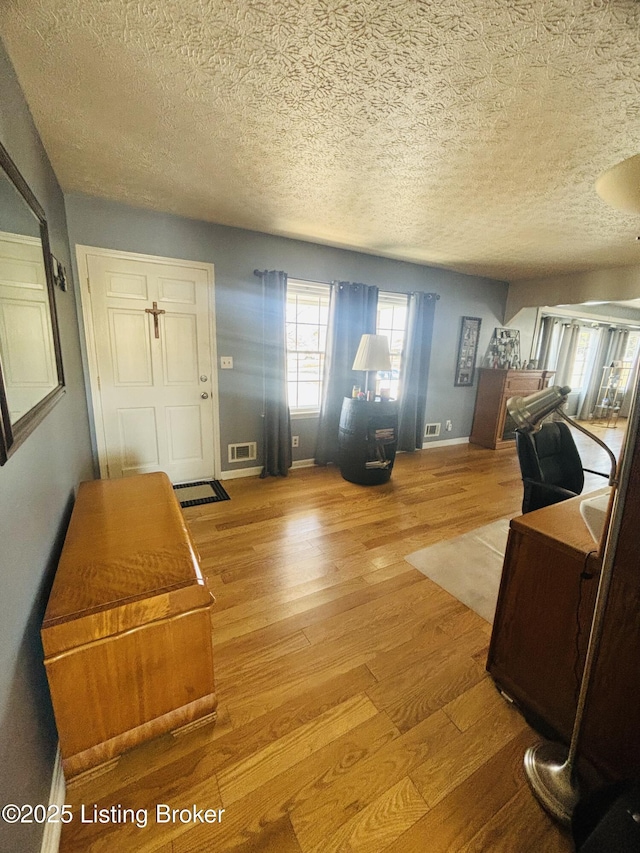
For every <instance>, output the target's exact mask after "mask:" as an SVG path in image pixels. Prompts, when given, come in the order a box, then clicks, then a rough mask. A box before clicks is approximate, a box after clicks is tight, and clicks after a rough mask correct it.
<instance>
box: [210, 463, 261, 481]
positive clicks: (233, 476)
mask: <svg viewBox="0 0 640 853" xmlns="http://www.w3.org/2000/svg"><path fill="white" fill-rule="evenodd" d="M260 474H262V466H260V467H259V468H238V469H237V471H222V472H221V473H220V479H221V480H238V479H240V477H259V476H260Z"/></svg>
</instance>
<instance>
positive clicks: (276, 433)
mask: <svg viewBox="0 0 640 853" xmlns="http://www.w3.org/2000/svg"><path fill="white" fill-rule="evenodd" d="M256 275H257V276H258V277H259V278H260V279H261V280H262V345H263V353H262V358H263V361H262V364H263V367H262V369H263V381H264V387H263V411H262V418H263V433H262V452H263V460H264V467H263V469H262V473H261V474H260V476H261V477H268V476H274V477H276V476H281V477H286V476H287V474H288V473H289V468H290V467H291V417H290V414H289V404H288V402H287V338H286V326H285V319H286V309H287V274H286V273H284V272H282V271H276V270H269V271H266V270H265V271H264V272H260V271H258V270H256Z"/></svg>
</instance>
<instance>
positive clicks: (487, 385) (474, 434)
mask: <svg viewBox="0 0 640 853" xmlns="http://www.w3.org/2000/svg"><path fill="white" fill-rule="evenodd" d="M553 375H554V371H550V370H497V369H492V368H489V367H481V368H480V369H479V370H478V377H479V378H478V393H477V395H476V407H475V411H474V413H473V425H472V427H471V435H470V436H469V441H470V442H471V444H480V445H482V447H490V448H491V449H492V450H497V449H498V448H500V447H505V446H512V445H513V441H514V439H515V424H514V423H513V421H512V420H511V417H510V415H509V413H508V412H507V400H508V399H509V397H526V396H527V395H528V394H533V393H535V392H536V391H540V390H541V389H542V388H546V387H547V385H548V383H549V380H550V379H551V377H552V376H553Z"/></svg>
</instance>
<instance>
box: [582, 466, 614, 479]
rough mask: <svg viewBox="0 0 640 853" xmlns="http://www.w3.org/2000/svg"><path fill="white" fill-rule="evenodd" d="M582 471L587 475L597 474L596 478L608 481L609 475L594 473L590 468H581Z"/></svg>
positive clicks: (599, 472) (601, 472)
mask: <svg viewBox="0 0 640 853" xmlns="http://www.w3.org/2000/svg"><path fill="white" fill-rule="evenodd" d="M582 470H583V471H587V472H588V473H589V474H597V475H598V477H604V478H605V479H606V480H608V479H609V475H608V474H605V473H604V472H603V471H594V470H593V469H592V468H583V469H582Z"/></svg>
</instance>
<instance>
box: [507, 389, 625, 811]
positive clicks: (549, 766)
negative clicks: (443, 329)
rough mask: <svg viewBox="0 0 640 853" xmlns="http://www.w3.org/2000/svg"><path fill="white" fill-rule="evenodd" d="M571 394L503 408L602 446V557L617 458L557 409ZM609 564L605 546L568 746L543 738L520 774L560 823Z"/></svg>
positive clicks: (573, 789) (523, 423)
mask: <svg viewBox="0 0 640 853" xmlns="http://www.w3.org/2000/svg"><path fill="white" fill-rule="evenodd" d="M570 392H571V388H569V386H568V385H563V386H560V385H553V386H551V387H550V388H544V389H543V390H542V391H536V393H535V394H531V395H530V396H528V397H511V398H510V399H509V400H507V410H508V412H509V414H510V415H511V417H512V418H513V420H514V421H515V423H516V425H517V428H518V429H519V430H520V431H521V432H535V431H536V430H538V429H540V427H541V426H542V421H543V420H544V419H545V418H546V417H548V416H549V415H550V414H552V413H553V412H557V414H558V415H560V417H562V418H563V419H564V420H565V421H567V423H569V424H570V425H571V426H572V427H575V428H576V429H578V430H579V431H580V432H583V433H584V434H585V435H588V436H589V437H590V438H592V439H593V440H594V441H595V442H596V443H597V444H599V445H600V447H602V448H604V450H606V452H607V454H608V455H609V460H610V462H611V470H610V474H609V485H610V486H612V487H613V488H612V493H611V498H610V500H609V509H608V512H607V522H606V523H605V526H604V531H603V534H602V541H601V543H600V547H599V550H598V553H599V555H601V554H602V552H603V550H604V543H606V542H607V534H608V528H609V523H608V522H609V520H610V519H611V510H612V505H613V497H614V491H615V487H616V486H617V483H618V479H617V461H616V458H615V456H614V455H613V453H612V451H611V450H610V449H609V448H608V447H607V445H606V444H605V443H604V442H603V441H601V439H599V438H598V437H597V436H595V435H593V433H591V432H589V430H588V429H585V428H584V427H583V426H581V425H580V424H577V423H575V421H573V420H571V419H570V418H569V417H568V416H567V415H566V414H565V413H564V412H563V411H562V406H563V405H564V403H565V402H566V400H567V396H568V395H569V393H570ZM612 568H613V557H612V556H611V553H610V551H609V549H607V551H606V553H605V554H604V559H603V563H602V569H601V572H600V579H599V581H598V591H597V594H596V603H595V607H594V612H593V619H592V622H591V631H590V633H589V643H588V646H587V654H586V657H585V664H584V670H583V673H582V679H581V682H580V693H579V695H578V702H577V707H576V716H575V720H574V724H573V730H572V734H571V742H570V744H569V748H568V749H567V748H566V747H565V746H564V744H559V743H551V742H549V741H546V742H542V743H539V744H537V745H535V746H531V747H529V749H527V751H526V753H525V756H524V770H525V775H526V777H527V781H528V782H529V784H530V786H531V788H532V790H533V793H534V794H535V796H536V797H537V798H538V800H539V801H540V803H541V804H542V806H543V807H544V808H545V809H546V810H547V812H549V814H551V815H552V817H554V818H555V819H556V820H558V821H559V822H560V823H562V824H564V825H565V826H568V825H569V824H570V823H571V816H572V814H573V810H574V808H575V806H576V804H577V803H578V800H579V799H580V785H579V781H578V774H577V770H576V756H577V752H578V744H579V740H580V732H581V729H582V719H583V716H584V709H585V704H586V699H587V693H588V690H589V684H590V681H591V673H592V670H593V665H594V660H595V656H596V653H597V650H598V647H599V645H600V639H601V636H602V625H603V621H604V620H603V617H604V611H605V608H606V605H607V599H608V596H609V586H610V581H611V572H612Z"/></svg>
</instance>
